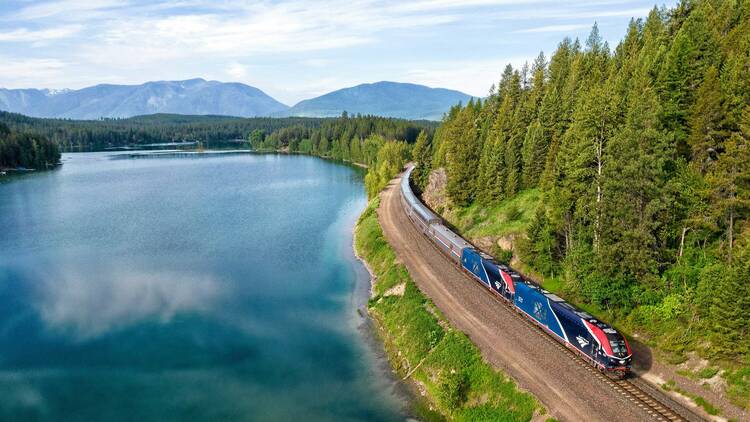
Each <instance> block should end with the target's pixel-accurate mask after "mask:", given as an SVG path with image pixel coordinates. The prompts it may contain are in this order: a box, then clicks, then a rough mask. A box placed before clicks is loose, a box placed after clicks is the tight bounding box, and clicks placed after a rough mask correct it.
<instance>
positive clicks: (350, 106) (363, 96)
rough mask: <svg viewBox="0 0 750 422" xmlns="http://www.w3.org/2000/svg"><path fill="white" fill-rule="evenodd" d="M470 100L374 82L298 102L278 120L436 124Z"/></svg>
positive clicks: (459, 95) (420, 87) (411, 86)
mask: <svg viewBox="0 0 750 422" xmlns="http://www.w3.org/2000/svg"><path fill="white" fill-rule="evenodd" d="M471 98H473V97H472V96H470V95H468V94H464V93H463V92H460V91H454V90H450V89H444V88H430V87H428V86H424V85H417V84H410V83H399V82H387V81H382V82H376V83H372V84H361V85H357V86H354V87H350V88H343V89H339V90H336V91H333V92H329V93H328V94H325V95H321V96H320V97H316V98H311V99H309V100H304V101H300V102H299V103H297V104H296V105H295V106H294V107H292V108H290V109H288V110H286V111H283V112H281V113H277V114H276V115H278V116H299V117H334V116H339V115H341V113H342V112H344V111H346V112H348V113H350V114H357V113H361V114H371V115H377V116H385V117H399V118H403V119H411V120H420V119H424V120H440V119H441V118H442V117H443V114H444V113H446V112H447V111H448V110H450V108H451V107H452V106H454V105H456V104H458V103H459V102H460V103H464V104H465V103H467V102H468V101H469V100H470V99H471Z"/></svg>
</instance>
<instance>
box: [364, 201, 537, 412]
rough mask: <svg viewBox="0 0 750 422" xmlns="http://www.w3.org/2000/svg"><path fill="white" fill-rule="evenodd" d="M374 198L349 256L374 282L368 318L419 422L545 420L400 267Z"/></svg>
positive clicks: (529, 398) (532, 402)
mask: <svg viewBox="0 0 750 422" xmlns="http://www.w3.org/2000/svg"><path fill="white" fill-rule="evenodd" d="M379 204H380V200H379V199H378V198H376V199H374V200H372V201H371V202H370V204H369V205H368V207H367V209H366V210H365V211H364V213H363V214H362V216H361V217H360V219H359V221H358V222H357V226H356V229H355V250H356V253H357V255H358V256H359V257H360V258H361V259H363V260H364V261H365V262H366V264H367V266H368V269H369V270H370V271H371V273H372V274H373V278H374V280H373V284H372V294H371V298H370V301H369V304H368V308H369V312H370V314H371V316H372V318H373V320H374V321H375V323H376V326H377V330H378V335H379V336H380V337H381V339H382V340H383V343H384V345H385V350H386V352H387V354H388V356H389V359H390V362H391V365H392V367H393V368H394V370H395V372H396V373H397V374H398V375H399V376H400V377H401V378H403V379H404V380H407V381H409V382H411V383H412V385H413V386H414V388H415V389H417V391H418V394H419V396H421V398H422V399H423V403H421V404H420V405H418V406H417V408H418V409H417V410H418V413H419V414H420V416H421V417H422V418H423V419H426V420H441V419H451V420H469V421H471V420H476V421H479V420H508V421H528V420H548V419H550V418H549V417H548V416H547V412H546V410H545V409H544V407H543V406H542V405H541V404H540V403H539V401H538V400H537V399H536V398H535V397H534V396H532V395H531V394H530V393H528V392H525V391H522V390H521V389H520V388H519V387H518V386H517V384H516V383H515V382H514V381H513V379H511V378H510V377H509V376H507V375H506V374H505V373H503V372H501V371H499V370H497V369H495V368H493V367H492V366H491V365H490V364H488V363H487V362H486V361H485V360H484V359H483V357H482V355H481V353H480V351H479V349H478V348H477V347H476V346H475V345H474V344H473V343H472V342H471V340H470V339H469V338H468V337H467V336H466V335H465V334H464V333H463V332H461V331H459V330H457V329H456V328H454V327H453V326H451V324H450V323H449V322H448V320H447V319H446V318H445V316H444V315H443V314H442V313H441V312H440V311H439V310H438V308H437V307H436V306H435V305H434V304H433V303H432V302H431V301H430V300H429V299H428V298H427V297H426V296H425V295H424V294H423V293H422V292H421V291H420V290H419V288H418V287H417V286H416V284H415V283H414V281H413V280H412V279H411V277H410V276H409V272H408V271H407V269H406V267H405V266H404V265H403V264H402V263H401V262H399V260H398V259H397V257H396V254H395V252H394V250H393V249H392V248H391V246H390V245H389V244H388V242H387V241H386V239H385V236H384V234H383V230H382V228H381V227H380V224H379V222H378V217H377V213H376V210H377V209H378V206H379Z"/></svg>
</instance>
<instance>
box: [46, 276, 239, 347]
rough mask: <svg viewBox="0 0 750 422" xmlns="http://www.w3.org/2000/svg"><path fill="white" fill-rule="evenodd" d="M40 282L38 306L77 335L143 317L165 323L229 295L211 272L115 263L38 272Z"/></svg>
mask: <svg viewBox="0 0 750 422" xmlns="http://www.w3.org/2000/svg"><path fill="white" fill-rule="evenodd" d="M36 285H37V286H38V288H37V292H36V295H35V296H36V297H35V300H34V307H35V308H36V310H37V311H38V312H39V316H40V318H41V320H42V321H44V323H45V324H46V326H47V328H49V329H50V330H52V331H54V332H58V333H65V334H67V335H69V336H71V337H73V338H74V339H76V340H85V339H91V338H93V337H97V336H100V335H102V334H105V333H109V332H112V331H114V330H119V329H122V328H126V327H129V326H131V325H134V324H137V323H140V322H145V321H155V322H159V323H162V324H165V323H168V322H170V321H171V320H172V318H173V317H174V316H175V315H176V314H178V313H181V312H184V313H188V312H190V313H206V312H208V311H210V310H211V309H212V308H213V307H214V306H215V305H216V304H217V302H218V300H219V299H220V298H221V296H223V295H224V294H225V292H224V291H223V290H222V288H223V285H222V284H221V283H219V282H218V281H217V280H216V279H214V278H213V277H212V276H210V275H204V276H198V275H196V274H195V273H176V272H140V271H138V270H133V269H127V268H112V267H104V268H97V269H94V270H92V271H90V272H86V273H81V272H79V271H77V268H63V269H62V271H60V272H59V273H57V274H56V275H55V276H52V275H47V276H46V277H39V282H38V283H36Z"/></svg>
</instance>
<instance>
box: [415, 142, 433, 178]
mask: <svg viewBox="0 0 750 422" xmlns="http://www.w3.org/2000/svg"><path fill="white" fill-rule="evenodd" d="M432 155H433V152H432V144H431V143H430V139H429V136H428V134H427V132H425V131H421V132H419V136H417V142H416V143H415V144H414V151H412V156H413V158H414V161H415V162H416V167H415V168H414V171H413V172H412V182H413V183H414V185H416V187H417V188H418V189H420V190H423V189H424V188H425V186H427V182H428V179H429V175H430V168H432Z"/></svg>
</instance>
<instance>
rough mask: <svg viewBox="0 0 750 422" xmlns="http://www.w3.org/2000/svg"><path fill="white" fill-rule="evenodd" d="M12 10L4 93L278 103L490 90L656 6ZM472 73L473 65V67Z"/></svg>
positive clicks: (130, 5)
mask: <svg viewBox="0 0 750 422" xmlns="http://www.w3.org/2000/svg"><path fill="white" fill-rule="evenodd" d="M14 4H15V6H14V7H9V8H8V7H6V8H3V6H0V22H2V25H0V28H3V30H0V43H2V44H0V45H2V46H3V51H2V54H0V61H1V62H2V63H3V66H0V81H2V82H1V83H2V84H3V85H4V86H5V87H27V86H35V87H50V88H81V87H83V86H89V85H93V84H97V83H104V82H108V83H142V82H145V81H148V80H161V79H183V78H184V79H187V78H192V77H205V78H211V79H218V80H227V78H228V79H230V80H235V81H240V82H244V83H248V84H251V85H255V86H258V87H260V88H261V89H263V90H264V91H266V92H269V93H271V94H272V95H276V94H277V93H278V94H279V95H281V96H282V97H283V98H280V99H281V100H282V101H286V102H295V101H297V100H299V99H302V98H305V97H309V96H312V95H314V94H321V93H324V92H326V91H328V90H331V89H338V88H342V87H345V86H348V85H353V84H357V83H363V82H373V81H377V80H400V81H409V82H416V83H425V84H429V85H435V86H446V87H449V88H458V89H462V90H466V91H467V92H469V93H471V94H473V95H484V93H485V92H486V90H487V88H488V87H489V85H490V84H491V83H492V82H493V81H495V80H496V79H497V77H498V75H499V73H500V70H501V69H502V66H504V62H505V61H506V60H491V59H488V58H493V59H494V58H497V57H500V58H503V57H506V58H508V57H509V58H516V57H521V56H525V55H529V56H535V55H536V54H537V53H538V52H539V51H540V50H545V51H547V52H548V53H550V52H551V51H552V50H553V49H554V48H555V45H556V43H555V42H554V41H555V40H553V39H552V38H553V37H551V36H549V35H547V34H557V33H559V34H560V35H561V36H562V35H569V34H567V33H566V32H570V31H580V30H582V29H589V28H591V26H592V25H593V23H594V20H598V21H599V23H600V29H601V30H602V34H603V36H604V37H605V39H607V40H608V41H610V43H614V42H616V40H617V39H618V38H616V37H619V36H621V35H622V34H623V33H624V31H625V29H626V28H627V19H628V18H629V17H631V16H636V17H638V16H645V15H646V14H647V13H648V11H649V10H650V7H651V6H652V4H651V3H648V2H647V1H646V0H633V1H632V2H629V3H627V4H626V3H625V2H621V1H615V2H611V1H606V0H605V1H600V2H597V3H590V2H584V1H583V0H574V1H571V2H566V3H565V4H564V5H562V4H561V3H559V2H556V1H552V0H534V1H531V2H529V1H526V0H416V1H396V0H321V1H316V2H309V1H306V0H258V1H246V0H222V1H219V2H217V1H213V0H173V1H166V0H99V1H90V0H45V1H25V0H23V1H17V2H16V3H14ZM6 28H8V29H6ZM10 28H15V29H10ZM614 28H617V29H616V30H615V29H614ZM499 63H500V64H499ZM475 65H476V66H480V67H477V68H472V69H469V68H468V66H475ZM488 69H489V70H488ZM431 72H434V73H431ZM461 78H470V79H468V80H463V79H461ZM485 85H486V86H485ZM480 86H481V89H480Z"/></svg>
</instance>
